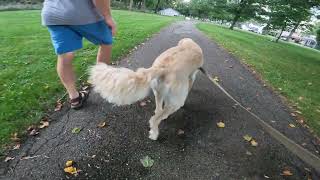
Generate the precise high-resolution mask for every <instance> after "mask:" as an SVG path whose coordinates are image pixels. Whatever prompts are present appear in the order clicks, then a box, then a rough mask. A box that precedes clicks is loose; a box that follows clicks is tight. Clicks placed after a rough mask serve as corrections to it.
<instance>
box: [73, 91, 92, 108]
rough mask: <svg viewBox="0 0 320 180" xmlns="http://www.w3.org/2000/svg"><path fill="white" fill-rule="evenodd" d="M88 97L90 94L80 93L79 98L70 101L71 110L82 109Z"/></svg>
mask: <svg viewBox="0 0 320 180" xmlns="http://www.w3.org/2000/svg"><path fill="white" fill-rule="evenodd" d="M88 96H89V92H86V91H80V92H79V96H78V97H77V98H74V99H70V105H71V109H75V110H78V109H81V108H82V106H83V104H84V102H85V101H86V100H87V98H88Z"/></svg>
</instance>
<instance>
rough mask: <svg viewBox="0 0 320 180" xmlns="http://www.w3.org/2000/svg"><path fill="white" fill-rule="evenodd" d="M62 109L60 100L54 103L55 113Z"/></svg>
mask: <svg viewBox="0 0 320 180" xmlns="http://www.w3.org/2000/svg"><path fill="white" fill-rule="evenodd" d="M61 108H62V102H61V101H60V100H58V101H57V102H56V107H55V108H54V111H55V112H57V111H60V110H61Z"/></svg>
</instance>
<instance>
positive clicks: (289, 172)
mask: <svg viewBox="0 0 320 180" xmlns="http://www.w3.org/2000/svg"><path fill="white" fill-rule="evenodd" d="M281 175H282V176H292V175H293V174H292V172H291V171H290V170H284V171H282V174H281Z"/></svg>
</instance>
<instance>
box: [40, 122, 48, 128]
mask: <svg viewBox="0 0 320 180" xmlns="http://www.w3.org/2000/svg"><path fill="white" fill-rule="evenodd" d="M40 123H41V125H40V126H39V128H40V129H43V128H45V127H48V126H49V122H48V121H40Z"/></svg>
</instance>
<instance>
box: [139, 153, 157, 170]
mask: <svg viewBox="0 0 320 180" xmlns="http://www.w3.org/2000/svg"><path fill="white" fill-rule="evenodd" d="M140 162H141V164H142V165H143V167H145V168H149V167H152V166H153V164H154V160H153V159H151V158H150V157H149V156H145V157H144V158H143V159H140Z"/></svg>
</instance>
